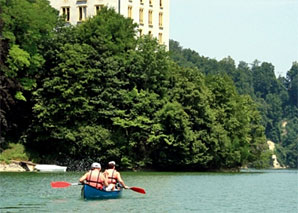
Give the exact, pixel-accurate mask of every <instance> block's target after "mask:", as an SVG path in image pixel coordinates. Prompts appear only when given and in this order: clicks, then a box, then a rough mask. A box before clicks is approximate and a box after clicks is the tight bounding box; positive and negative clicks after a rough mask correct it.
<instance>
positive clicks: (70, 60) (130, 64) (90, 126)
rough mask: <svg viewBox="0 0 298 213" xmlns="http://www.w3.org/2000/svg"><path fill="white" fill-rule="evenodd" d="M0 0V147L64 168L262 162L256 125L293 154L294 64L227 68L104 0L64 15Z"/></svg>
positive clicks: (264, 155)
mask: <svg viewBox="0 0 298 213" xmlns="http://www.w3.org/2000/svg"><path fill="white" fill-rule="evenodd" d="M0 6H1V7H0V8H1V11H0V12H1V15H0V33H1V34H0V36H1V37H0V38H1V39H0V53H1V55H0V56H1V57H0V81H1V84H0V85H1V86H0V97H1V108H0V120H1V138H0V142H1V150H4V149H5V147H6V146H7V145H8V144H9V143H11V142H18V143H21V144H23V145H24V146H25V147H26V149H27V151H28V152H29V153H30V154H31V156H30V158H31V159H32V160H35V161H38V162H40V163H53V162H60V163H61V164H65V165H68V166H69V168H71V169H78V166H82V164H84V165H86V166H87V165H88V166H89V165H90V162H92V161H95V160H96V161H100V162H107V161H109V160H116V161H117V162H119V164H120V167H121V168H123V169H159V170H193V171H201V170H219V169H238V168H240V167H242V166H251V167H266V166H268V165H269V162H270V155H271V154H272V153H270V151H269V150H268V146H267V144H266V136H267V138H268V139H272V140H273V141H275V142H277V143H278V144H279V146H278V147H279V148H278V154H279V156H280V158H281V159H283V162H284V163H285V164H286V165H289V166H291V167H295V166H297V135H296V132H295V130H297V125H298V123H297V117H295V116H297V107H298V106H297V103H298V102H297V92H295V90H296V91H297V86H298V75H297V70H298V65H297V64H293V67H292V69H291V70H290V71H289V72H288V74H287V78H279V79H276V78H275V76H274V68H273V66H272V65H271V64H269V63H262V64H259V63H258V62H255V64H254V65H253V67H249V66H248V65H247V64H246V63H244V62H243V63H240V64H239V65H238V67H237V68H236V67H235V64H234V61H233V60H232V59H231V58H227V59H224V60H222V61H219V62H217V61H215V60H211V59H208V58H205V57H201V56H199V54H197V53H196V52H194V51H191V50H184V49H183V48H181V47H180V46H179V44H178V43H177V42H174V41H171V45H170V52H167V51H166V48H165V47H164V46H161V45H159V44H158V42H157V41H156V40H154V39H152V38H150V37H149V36H143V37H141V38H138V37H137V36H136V27H137V26H136V25H135V24H133V21H132V20H131V19H128V18H124V17H123V16H121V15H119V14H117V13H116V12H115V11H114V10H112V9H108V8H103V9H102V10H101V11H100V12H99V13H98V15H97V16H95V17H92V18H90V19H88V20H87V21H85V22H83V23H81V24H79V25H77V26H67V25H65V23H64V21H63V20H62V19H60V18H59V16H58V11H56V10H54V9H53V8H51V7H50V6H49V4H48V1H46V0H38V1H37V0H9V1H8V0H0ZM283 122H287V125H285V128H284V129H282V128H281V123H283ZM80 168H81V167H80Z"/></svg>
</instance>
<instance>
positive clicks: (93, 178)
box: [86, 169, 103, 189]
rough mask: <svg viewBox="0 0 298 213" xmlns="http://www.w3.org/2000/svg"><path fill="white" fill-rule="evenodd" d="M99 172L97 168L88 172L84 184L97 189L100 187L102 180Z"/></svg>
mask: <svg viewBox="0 0 298 213" xmlns="http://www.w3.org/2000/svg"><path fill="white" fill-rule="evenodd" d="M100 174H101V173H100V171H98V170H97V169H94V170H91V171H90V173H89V174H88V175H87V178H86V184H88V185H90V186H92V187H95V188H97V189H102V187H103V180H102V179H101V177H100Z"/></svg>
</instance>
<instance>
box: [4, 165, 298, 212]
mask: <svg viewBox="0 0 298 213" xmlns="http://www.w3.org/2000/svg"><path fill="white" fill-rule="evenodd" d="M82 174H83V173H77V172H66V173H33V172H32V173H6V172H4V173H0V212H1V213H2V212H89V213H91V212H216V213H217V212H254V213H255V212H262V213H264V212H270V213H274V212H278V213H285V212H289V213H292V212H293V213H296V212H298V173H297V170H262V171H257V170H251V171H244V172H240V173H153V172H144V173H143V172H142V173H133V172H127V173H125V172H122V177H123V179H124V180H125V182H126V184H127V185H129V186H138V187H142V188H144V189H145V190H146V192H147V194H146V195H143V194H139V193H136V192H134V191H131V190H125V191H124V192H123V196H122V198H121V199H116V200H95V201H85V200H83V199H82V198H81V197H80V190H81V186H70V187H68V188H61V189H53V188H51V186H50V182H51V181H67V182H72V183H75V182H77V180H78V178H79V177H80V176H81V175H82Z"/></svg>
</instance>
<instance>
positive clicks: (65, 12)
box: [61, 7, 70, 21]
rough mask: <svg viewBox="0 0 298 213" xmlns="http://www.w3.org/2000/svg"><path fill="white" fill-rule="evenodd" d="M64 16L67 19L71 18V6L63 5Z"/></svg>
mask: <svg viewBox="0 0 298 213" xmlns="http://www.w3.org/2000/svg"><path fill="white" fill-rule="evenodd" d="M61 10H62V16H64V17H65V21H69V19H70V12H69V7H62V8H61Z"/></svg>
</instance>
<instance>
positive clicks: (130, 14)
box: [127, 6, 132, 18]
mask: <svg viewBox="0 0 298 213" xmlns="http://www.w3.org/2000/svg"><path fill="white" fill-rule="evenodd" d="M127 16H128V18H132V6H128V12H127Z"/></svg>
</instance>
